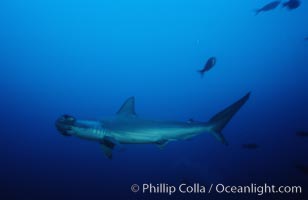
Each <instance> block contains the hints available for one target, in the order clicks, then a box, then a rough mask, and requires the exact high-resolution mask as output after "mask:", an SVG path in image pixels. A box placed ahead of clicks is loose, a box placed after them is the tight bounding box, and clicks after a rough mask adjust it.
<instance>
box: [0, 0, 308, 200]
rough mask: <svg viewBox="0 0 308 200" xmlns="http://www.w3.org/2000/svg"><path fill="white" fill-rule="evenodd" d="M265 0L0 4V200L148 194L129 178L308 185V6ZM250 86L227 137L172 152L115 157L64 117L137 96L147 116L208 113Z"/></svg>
mask: <svg viewBox="0 0 308 200" xmlns="http://www.w3.org/2000/svg"><path fill="white" fill-rule="evenodd" d="M267 2H268V1H265V0H262V1H259V0H258V1H257V0H249V1H239V0H238V1H228V0H217V1H216V0H215V1H203V0H192V1H184V0H148V1H141V0H130V1H128V0H104V1H99V0H87V1H85V0H44V1H40V0H10V1H8V0H2V1H0V91H1V98H0V102H1V104H0V109H1V114H0V117H1V119H0V120H1V140H0V150H1V151H0V152H1V161H0V164H1V170H0V181H1V188H0V198H1V199H33V200H34V199H111V198H113V197H114V198H116V197H117V198H119V197H122V199H128V198H140V199H144V198H145V197H149V196H144V195H140V194H139V195H138V194H137V195H135V194H132V192H131V191H130V185H131V184H133V183H138V184H142V183H144V182H152V183H161V182H166V183H170V184H171V183H174V184H178V183H180V182H181V181H182V180H183V179H185V180H188V181H191V182H201V183H204V184H209V183H224V184H231V185H239V184H243V185H249V184H250V183H259V184H263V183H265V182H266V183H269V184H276V185H302V186H304V191H305V190H306V192H307V189H308V186H307V185H308V184H307V175H305V174H303V173H301V172H300V171H298V170H297V169H296V168H295V165H296V164H304V165H308V161H307V152H308V151H307V150H308V147H307V142H308V141H307V138H299V137H296V136H295V132H296V131H298V130H306V131H307V130H308V123H307V122H308V106H307V102H308V92H307V91H308V83H307V82H308V81H307V80H308V79H307V75H308V68H307V67H308V42H307V41H305V40H304V38H305V37H307V36H308V21H307V19H308V3H307V2H304V1H302V6H301V7H300V8H299V9H297V10H294V11H288V10H286V9H283V8H281V7H279V8H277V9H276V10H274V11H272V12H268V13H260V15H258V16H255V15H254V9H255V8H258V7H261V6H262V5H264V4H266V3H267ZM210 56H216V57H217V65H216V66H215V67H214V68H213V69H212V70H211V71H210V72H208V73H206V74H205V76H204V78H203V79H202V78H200V75H198V74H197V72H196V70H197V69H200V68H202V67H203V65H204V63H205V62H206V60H207V58H208V57H210ZM248 91H252V96H251V98H250V100H249V101H248V102H247V104H246V105H245V106H244V107H243V108H242V109H241V110H240V112H239V113H238V114H237V115H236V116H235V117H234V119H232V121H231V122H230V124H228V126H227V127H226V128H225V129H224V131H223V132H224V135H225V137H226V138H227V140H228V141H229V143H230V145H229V146H227V147H226V146H223V145H222V144H220V143H219V142H218V141H216V140H215V138H213V137H212V136H211V135H209V134H204V135H201V136H198V137H196V138H195V139H193V140H191V141H180V142H173V143H170V144H168V145H167V147H166V148H165V149H164V150H159V149H158V148H157V147H156V146H154V145H128V146H126V151H125V152H115V153H114V159H113V160H112V161H110V160H108V159H106V158H105V156H104V155H103V152H102V151H101V149H100V146H99V145H98V144H96V143H93V142H88V141H82V140H79V139H76V138H70V137H68V138H66V137H63V136H62V135H60V134H59V133H58V132H57V131H56V130H55V127H54V121H55V119H56V118H57V117H58V116H59V115H61V114H63V113H68V114H72V115H74V116H76V117H78V118H83V119H100V118H102V117H104V116H109V115H112V114H114V113H115V112H116V111H117V110H118V108H119V107H120V105H121V104H122V102H123V101H124V100H125V99H126V98H127V97H129V96H132V95H134V96H135V97H136V112H137V113H138V115H139V116H142V117H147V118H154V119H163V120H164V119H174V120H182V121H185V120H187V119H189V118H194V119H196V120H202V121H206V120H208V119H209V118H210V117H211V116H212V115H214V114H215V113H217V112H218V111H220V110H222V109H223V108H225V107H226V106H228V105H229V104H231V103H233V102H234V101H235V100H237V99H238V98H240V97H241V96H243V95H244V94H245V93H246V92H248ZM242 143H257V144H259V145H260V148H259V149H256V150H246V149H243V148H241V144H242ZM2 197H3V198H2ZM151 197H152V198H154V197H158V196H151ZM163 197H166V195H163ZM184 197H185V198H186V199H188V198H189V197H191V198H193V197H194V198H195V196H184ZM199 197H200V196H199ZM217 197H223V195H218V196H217ZM227 197H229V198H230V196H227ZM248 197H251V198H256V195H252V196H248ZM276 197H277V196H276ZM292 197H294V198H296V196H292ZM297 197H299V196H297ZM202 198H205V197H204V196H202ZM224 198H225V197H224ZM236 198H237V197H236Z"/></svg>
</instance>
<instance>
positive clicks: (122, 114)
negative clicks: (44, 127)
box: [55, 93, 250, 159]
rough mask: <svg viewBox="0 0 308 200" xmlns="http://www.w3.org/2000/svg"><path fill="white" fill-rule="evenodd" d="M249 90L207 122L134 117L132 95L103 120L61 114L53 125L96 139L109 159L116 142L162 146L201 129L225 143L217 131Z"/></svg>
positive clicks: (82, 136)
mask: <svg viewBox="0 0 308 200" xmlns="http://www.w3.org/2000/svg"><path fill="white" fill-rule="evenodd" d="M249 96H250V93H247V94H246V95H245V96H244V97H242V98H241V99H239V100H238V101H236V102H235V103H233V104H232V105H230V106H229V107H227V108H225V109H224V110H223V111H221V112H219V113H218V114H216V115H215V116H214V117H212V118H211V119H210V120H209V121H208V122H196V121H190V122H177V121H155V120H146V119H142V118H140V117H138V116H137V115H136V112H135V98H134V97H130V98H128V99H127V100H126V101H125V102H124V103H123V105H122V106H121V108H120V109H119V111H118V112H117V113H116V115H115V116H113V117H110V118H107V119H104V120H98V121H94V120H92V121H91V120H77V119H76V118H75V117H73V116H70V115H62V116H61V117H59V118H58V119H57V120H56V123H55V125H56V128H57V129H58V131H59V132H60V133H61V134H62V135H64V136H76V137H79V138H82V139H86V140H92V141H97V142H99V143H100V144H101V147H102V149H103V151H104V153H105V155H106V156H107V157H108V158H109V159H111V158H112V150H113V149H114V148H115V146H116V145H117V144H156V145H158V146H159V147H160V148H163V147H164V146H165V145H166V144H167V143H168V142H170V141H177V140H186V139H189V138H192V137H194V136H197V135H199V134H201V133H211V134H212V135H214V136H215V138H216V139H217V140H219V141H220V142H221V143H223V144H226V145H227V144H228V143H227V141H226V140H225V138H224V136H223V135H222V133H221V131H222V129H223V128H224V127H225V126H226V124H227V123H228V122H229V121H230V119H231V118H232V117H233V116H234V114H235V113H236V112H237V111H238V110H239V109H240V108H241V107H242V106H243V105H244V104H245V102H246V101H247V100H248V98H249Z"/></svg>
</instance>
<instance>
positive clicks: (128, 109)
mask: <svg viewBox="0 0 308 200" xmlns="http://www.w3.org/2000/svg"><path fill="white" fill-rule="evenodd" d="M117 115H123V116H136V112H135V97H129V98H128V99H126V101H125V102H124V103H123V104H122V106H121V108H120V109H119V110H118V112H117Z"/></svg>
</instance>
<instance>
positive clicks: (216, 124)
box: [208, 92, 250, 145]
mask: <svg viewBox="0 0 308 200" xmlns="http://www.w3.org/2000/svg"><path fill="white" fill-rule="evenodd" d="M249 96H250V92H249V93H247V94H246V95H245V96H243V97H242V98H241V99H239V100H237V101H236V102H235V103H233V104H232V105H230V106H228V107H227V108H225V109H224V110H222V111H221V112H219V113H217V114H216V115H215V116H213V117H212V118H211V119H210V121H209V122H208V125H210V126H211V127H212V128H211V131H212V134H213V135H214V136H215V137H216V139H217V140H219V141H220V142H221V143H223V144H225V145H228V142H227V141H226V139H225V137H224V136H223V134H222V133H221V131H222V129H223V128H224V127H225V126H226V125H227V123H228V122H229V121H230V120H231V118H232V117H233V116H234V115H235V113H237V111H238V110H239V109H240V108H241V107H242V106H243V105H244V104H245V103H246V101H247V100H248V99H249Z"/></svg>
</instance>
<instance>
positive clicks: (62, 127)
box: [55, 114, 76, 136]
mask: <svg viewBox="0 0 308 200" xmlns="http://www.w3.org/2000/svg"><path fill="white" fill-rule="evenodd" d="M75 122H76V118H75V117H73V116H70V115H66V114H65V115H62V116H61V117H59V118H58V119H57V120H56V123H55V125H56V128H57V130H58V131H59V132H60V133H61V134H62V135H65V136H70V135H71V130H72V127H73V126H74V125H75Z"/></svg>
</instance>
